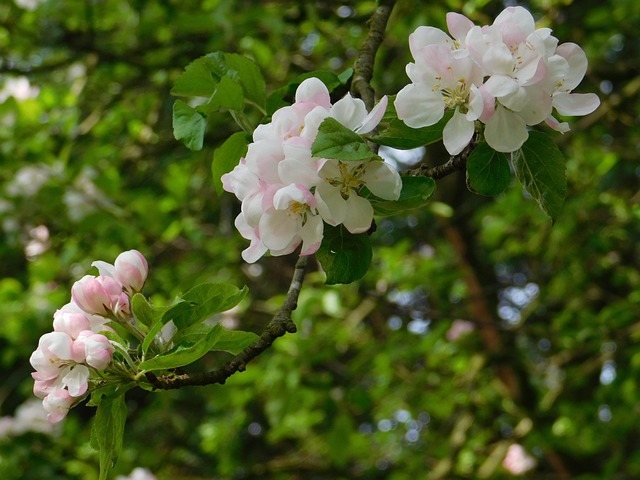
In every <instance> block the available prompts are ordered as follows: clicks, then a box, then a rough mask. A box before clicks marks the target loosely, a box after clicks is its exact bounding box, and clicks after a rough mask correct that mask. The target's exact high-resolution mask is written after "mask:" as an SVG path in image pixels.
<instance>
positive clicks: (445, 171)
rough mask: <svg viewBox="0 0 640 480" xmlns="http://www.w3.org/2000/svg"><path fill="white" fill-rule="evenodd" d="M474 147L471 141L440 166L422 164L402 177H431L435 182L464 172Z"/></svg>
mask: <svg viewBox="0 0 640 480" xmlns="http://www.w3.org/2000/svg"><path fill="white" fill-rule="evenodd" d="M475 146H476V140H475V139H473V140H472V141H471V142H469V144H468V145H467V146H466V147H465V148H464V150H462V152H460V153H459V154H457V155H452V156H451V157H449V160H447V161H446V162H445V163H443V164H442V165H436V166H435V167H430V166H428V165H426V164H424V163H423V164H422V165H420V166H418V167H417V168H414V169H412V170H407V171H406V172H405V173H404V175H407V176H411V177H420V176H422V177H431V178H433V179H435V180H438V179H440V178H444V177H446V176H447V175H451V174H452V173H454V172H458V171H460V170H464V169H465V168H466V167H467V158H469V155H470V154H471V152H472V151H473V149H474V148H475Z"/></svg>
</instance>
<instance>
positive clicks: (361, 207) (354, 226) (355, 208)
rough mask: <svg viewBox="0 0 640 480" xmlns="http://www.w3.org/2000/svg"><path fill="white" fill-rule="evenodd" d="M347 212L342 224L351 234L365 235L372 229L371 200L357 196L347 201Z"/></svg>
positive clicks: (351, 196) (350, 196)
mask: <svg viewBox="0 0 640 480" xmlns="http://www.w3.org/2000/svg"><path fill="white" fill-rule="evenodd" d="M346 210H347V212H346V215H345V218H344V221H343V222H342V223H343V225H344V226H345V228H346V229H347V230H349V231H350V232H351V233H364V232H366V231H367V230H369V228H371V222H372V221H373V207H372V206H371V203H370V202H369V200H367V199H365V198H362V197H360V196H358V195H356V194H351V195H349V198H348V199H347V209H346Z"/></svg>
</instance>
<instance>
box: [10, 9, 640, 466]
mask: <svg viewBox="0 0 640 480" xmlns="http://www.w3.org/2000/svg"><path fill="white" fill-rule="evenodd" d="M510 3H513V2H510ZM520 4H522V5H524V6H526V7H527V8H529V9H530V10H531V11H532V13H533V14H534V16H535V17H536V18H537V20H538V23H539V25H545V26H550V27H552V28H553V30H554V34H555V35H556V36H557V37H558V38H560V39H561V41H574V42H576V43H578V44H580V45H581V46H582V47H583V48H584V49H585V51H586V53H587V56H588V58H589V59H590V70H589V73H588V76H587V79H586V80H585V82H583V85H582V86H581V87H580V90H581V91H584V92H587V91H597V92H598V93H599V95H600V97H601V100H602V105H601V107H600V108H599V109H598V110H597V111H596V113H594V114H593V115H591V116H589V117H585V118H584V119H581V120H578V121H574V122H573V124H572V132H570V133H569V134H567V135H565V136H564V137H561V138H560V139H559V140H558V141H559V143H560V147H561V148H562V150H563V151H564V153H565V155H566V157H567V159H568V163H567V174H568V181H569V192H568V196H567V201H566V203H565V205H564V208H563V210H562V214H561V216H560V217H559V218H558V221H557V222H556V223H555V225H553V226H552V225H551V223H550V222H549V221H548V219H547V218H546V217H545V216H544V214H543V213H541V212H539V211H538V209H537V206H536V205H535V202H533V201H532V200H531V199H530V198H527V197H526V196H524V195H523V194H522V191H521V189H519V188H511V189H509V190H507V192H505V193H504V194H502V195H500V196H499V197H497V198H494V199H487V198H484V197H479V196H476V195H473V194H471V193H469V192H468V191H467V190H466V186H465V179H464V175H463V174H456V175H451V176H449V177H447V178H446V179H444V180H442V181H439V182H438V194H437V195H438V197H437V199H436V201H433V202H432V203H431V204H430V206H429V207H428V208H426V209H421V210H417V211H415V212H412V214H411V215H408V216H404V217H398V218H382V219H378V221H377V232H376V233H375V235H373V237H372V239H373V240H374V242H376V246H375V256H374V263H373V265H372V268H371V269H370V271H369V273H368V274H367V275H366V276H365V278H364V279H363V280H362V281H361V282H359V283H357V284H352V285H349V286H338V287H327V286H324V285H323V277H322V275H321V274H319V273H317V268H316V266H315V264H313V262H312V264H313V265H311V267H310V268H309V273H308V276H307V280H306V283H305V288H304V289H303V291H302V294H301V298H300V301H299V306H298V309H297V310H296V312H295V314H294V320H295V322H296V324H297V326H298V333H296V334H295V335H287V336H285V337H283V338H281V339H279V340H278V341H277V342H276V343H275V344H274V346H273V347H272V348H271V349H269V350H268V351H267V352H265V353H264V354H263V355H261V356H260V357H259V359H257V360H256V362H255V363H253V364H251V365H250V366H249V368H248V369H247V371H246V372H244V373H242V374H240V375H236V376H233V377H231V378H230V379H229V380H228V382H227V384H226V385H224V386H207V387H203V388H199V387H193V388H187V389H181V390H175V391H168V392H161V393H160V394H148V393H146V392H143V391H141V390H137V391H134V392H131V394H130V395H129V396H128V397H127V400H128V409H129V419H128V429H127V436H126V439H125V445H124V450H123V452H122V454H121V457H120V459H119V463H118V465H117V467H116V473H120V474H125V473H128V472H130V471H131V470H132V469H133V468H134V467H136V466H143V467H146V468H148V469H150V470H151V471H153V472H154V474H155V475H156V476H157V477H158V478H160V479H163V478H185V479H188V478H193V479H204V478H302V477H307V478H319V479H320V478H391V479H404V478H410V476H413V477H417V478H423V477H427V478H477V477H485V478H498V477H500V476H508V475H509V473H508V471H507V470H505V469H504V468H503V467H502V466H501V464H502V460H503V458H504V456H505V454H506V453H507V450H508V448H509V446H510V445H512V444H520V445H523V446H524V448H525V449H526V451H527V452H529V454H530V455H531V456H533V457H534V458H535V459H536V462H537V466H536V467H535V469H534V470H532V471H531V472H529V473H528V478H549V477H551V478H585V479H587V478H633V477H635V476H638V475H640V459H639V458H638V457H637V455H635V449H636V448H635V447H636V441H637V438H638V435H639V434H640V432H639V429H638V427H637V423H638V416H639V415H640V411H639V410H638V397H637V393H636V392H637V382H638V372H639V370H640V361H639V358H640V350H639V349H638V346H637V341H638V337H639V336H640V324H639V323H638V318H640V315H639V313H640V308H639V307H638V305H639V304H640V303H639V300H640V286H639V284H640V275H639V274H638V261H639V260H640V252H639V251H638V241H637V239H638V238H640V232H639V230H640V228H639V227H638V225H639V222H638V221H639V220H640V207H639V206H638V204H639V196H638V195H639V194H638V187H637V185H638V177H639V176H640V170H639V169H638V163H637V155H638V151H637V145H638V142H639V141H640V139H639V138H638V137H639V131H640V130H639V129H638V125H637V116H638V90H639V88H640V83H639V82H638V69H639V52H638V46H637V42H634V41H633V40H634V39H635V35H636V33H635V32H637V29H638V27H639V25H638V19H640V11H639V10H640V7H639V6H637V5H636V3H635V2H630V1H624V0H610V1H608V2H591V1H581V2H571V1H562V2H561V1H544V2H543V1H531V2H520ZM504 6H505V5H504V3H503V2H498V1H489V2H487V1H479V0H478V1H467V2H458V1H446V2H445V1H441V2H413V1H412V2H409V1H399V2H397V4H396V6H395V8H394V10H393V14H392V16H391V18H390V21H389V25H388V29H387V32H386V35H385V38H384V40H383V44H382V46H381V48H380V50H379V52H378V55H377V57H376V63H375V69H374V75H373V86H374V88H375V90H376V94H377V95H378V96H380V95H383V94H390V93H395V92H397V91H398V90H399V89H400V88H401V87H402V86H403V85H405V84H406V83H407V79H406V75H405V73H404V66H405V65H406V63H407V62H409V61H410V54H409V51H408V49H407V42H406V39H407V36H408V34H409V33H410V32H412V31H413V30H414V29H415V28H416V27H417V26H418V25H433V26H436V27H440V28H443V29H444V28H446V27H445V23H444V18H445V17H444V15H445V13H446V12H447V11H458V12H461V13H464V14H465V15H468V16H469V17H470V18H472V19H473V20H475V21H477V22H479V23H480V22H483V23H490V22H491V20H492V19H493V18H494V17H495V15H496V14H497V13H498V12H500V11H501V10H502V9H503V8H504ZM375 8H376V4H375V2H372V1H356V2H346V1H345V2H340V3H339V4H338V3H334V2H319V1H318V2H306V3H302V4H299V3H298V2H275V1H274V2H254V1H239V2H238V1H225V0H220V1H202V2H172V1H157V2H153V1H145V0H142V1H119V0H109V1H104V2H74V1H69V2H52V1H46V2H40V1H38V0H32V1H27V0H20V1H16V2H15V3H11V2H5V3H4V4H3V5H1V6H0V22H1V25H0V48H2V52H3V53H2V56H1V57H0V58H1V63H0V73H1V74H2V82H3V87H2V90H1V91H0V100H3V102H2V103H1V104H0V121H1V122H2V126H3V128H2V129H1V131H0V138H1V140H2V141H1V144H0V145H1V147H0V155H1V156H2V165H3V167H2V169H1V170H0V183H1V186H0V189H1V191H2V197H1V199H0V218H1V219H2V229H1V230H0V236H1V238H2V240H1V242H0V257H1V260H0V270H1V273H2V274H1V277H2V279H1V280H0V301H1V304H2V314H3V315H2V317H3V321H2V325H3V328H2V329H1V330H0V346H1V349H0V365H1V368H2V370H3V373H4V378H5V380H4V381H3V382H2V386H1V387H0V408H1V412H2V414H3V415H6V416H12V418H13V419H14V422H13V423H11V422H10V421H8V420H7V419H5V420H4V423H2V424H1V425H3V426H6V428H4V430H3V428H0V433H1V432H3V431H6V433H5V435H4V436H3V438H2V439H0V472H1V473H2V478H7V479H13V478H15V479H18V478H21V479H22V478H33V479H40V478H60V479H63V478H64V479H70V478H78V479H80V478H83V479H84V478H86V479H92V478H97V473H96V471H95V465H96V454H95V452H93V451H92V450H91V449H90V448H89V422H88V420H89V418H90V417H91V416H92V415H93V412H94V410H93V409H91V408H85V407H78V408H77V409H75V410H74V412H73V415H70V416H69V417H68V418H67V419H66V420H65V421H64V423H63V424H62V425H61V426H60V427H59V428H58V430H57V431H56V434H55V435H53V436H49V435H46V434H42V433H38V432H32V431H28V432H22V431H20V428H17V427H16V422H18V419H19V418H21V417H20V411H19V410H17V409H18V407H19V405H21V404H22V403H23V402H24V401H25V400H27V399H29V398H31V396H32V395H31V388H32V382H31V380H30V378H29V373H30V371H31V367H30V365H29V364H28V358H29V355H30V353H31V352H32V350H33V348H34V346H35V345H36V344H37V339H38V337H39V336H40V335H41V334H42V333H44V332H45V331H48V330H50V326H51V315H52V312H53V311H55V309H56V308H59V307H60V306H61V305H62V304H64V303H65V302H67V301H68V292H69V287H70V285H71V284H72V283H73V281H75V280H76V279H78V278H79V277H81V276H82V275H84V274H85V273H86V272H87V271H88V270H89V264H90V262H91V261H92V260H94V259H105V260H109V259H113V258H115V256H116V255H117V253H119V252H120V251H122V250H125V249H129V248H137V249H139V250H140V251H142V252H143V253H144V254H145V256H146V257H147V258H148V259H149V262H150V264H151V268H152V271H153V274H152V275H151V277H150V280H149V282H148V284H147V287H146V289H145V291H146V293H147V294H148V295H150V296H151V298H152V300H154V301H155V302H158V303H160V304H162V303H165V304H168V303H169V302H170V301H171V300H172V299H173V298H174V297H175V295H176V294H178V293H179V292H181V291H185V290H187V289H188V288H189V287H191V286H192V285H195V284H196V283H199V282H204V281H224V282H229V283H234V284H237V285H242V284H247V285H248V286H249V288H250V296H251V299H250V300H247V301H245V302H244V303H243V304H242V305H241V308H240V309H239V310H238V311H236V312H234V313H232V314H225V315H224V316H223V318H222V319H221V321H222V322H223V323H224V324H225V325H227V326H229V327H232V326H239V327H241V328H242V329H245V330H254V331H260V330H261V329H262V328H263V326H264V325H265V323H266V322H267V321H268V320H269V318H270V317H271V316H272V315H273V313H274V312H275V310H276V309H277V308H278V306H279V305H280V304H281V302H282V299H283V294H284V292H286V289H287V286H288V282H289V279H290V278H291V275H292V272H293V265H294V262H295V259H294V258H292V257H270V258H264V259H263V260H261V261H260V262H259V263H257V264H254V265H246V264H244V263H243V262H241V260H240V257H239V252H240V250H241V249H243V248H244V247H245V242H244V241H243V240H242V239H241V238H239V236H238V235H237V234H236V233H235V231H234V230H233V229H232V220H233V217H234V216H235V213H236V211H237V209H238V205H237V203H236V202H235V199H233V198H232V197H231V196H229V195H226V194H225V195H222V196H219V197H218V196H217V195H216V194H215V192H214V189H213V188H212V181H211V173H210V168H211V167H210V166H211V155H212V152H213V150H214V149H215V148H216V147H217V146H219V145H220V143H221V142H222V141H223V140H224V139H226V138H227V137H228V136H229V135H230V134H231V133H233V132H234V131H235V129H236V127H234V126H233V125H232V124H231V122H228V120H227V117H225V116H212V117H211V118H210V120H209V122H210V123H209V125H208V130H207V132H208V133H207V136H206V138H205V148H204V149H203V150H202V151H201V152H199V153H193V152H190V151H188V150H186V149H185V148H184V146H182V145H181V144H180V143H179V142H177V141H175V139H174V138H173V134H172V131H171V106H172V103H173V99H172V98H171V96H170V95H169V90H170V89H171V86H172V84H173V81H174V80H175V78H176V77H177V76H178V75H179V74H180V73H181V72H182V71H183V69H184V67H185V66H186V65H187V64H188V63H189V62H191V61H192V60H194V59H196V58H198V57H200V56H202V55H204V54H206V53H208V52H211V51H216V50H222V51H230V52H237V53H241V54H243V55H248V56H250V57H252V58H253V59H255V61H256V62H257V64H258V65H259V66H260V67H261V69H262V71H263V72H264V74H265V76H266V79H267V83H268V85H267V87H268V90H269V91H274V90H276V89H278V88H280V87H281V86H282V85H284V84H286V83H287V82H288V81H289V80H291V79H293V78H294V77H296V76H297V75H299V74H302V73H305V72H308V71H312V70H328V71H332V72H335V73H340V72H342V71H344V70H345V69H347V68H349V67H351V66H352V65H353V61H354V59H355V58H356V56H357V53H358V49H359V48H360V46H361V45H362V43H363V41H364V38H365V37H366V35H367V25H366V20H367V19H368V18H369V17H370V16H371V14H372V13H373V11H374V9H375ZM344 93H345V92H344V91H337V92H335V94H334V95H335V97H336V98H339V97H340V96H342V95H343V94H344ZM252 120H254V121H255V122H257V121H258V120H259V119H258V118H255V119H252ZM424 157H425V159H426V161H427V162H428V163H429V164H430V165H436V164H439V163H442V160H443V159H445V158H447V157H448V156H447V154H446V152H444V150H442V149H440V148H438V147H435V146H433V147H431V146H430V147H428V149H427V150H426V152H425V154H424ZM398 161H399V162H400V161H401V159H398ZM403 161H404V162H407V163H405V164H404V165H405V166H407V167H410V166H411V165H408V163H409V160H407V159H406V158H404V157H403ZM471 329H472V331H470V332H467V333H466V334H465V333H464V331H465V330H471ZM218 360H219V358H218V356H217V355H215V354H212V355H210V356H208V357H206V358H205V364H207V365H210V366H214V365H216V364H217V361H218ZM10 423H11V425H10ZM34 457H35V458H37V460H38V461H37V462H36V461H34Z"/></svg>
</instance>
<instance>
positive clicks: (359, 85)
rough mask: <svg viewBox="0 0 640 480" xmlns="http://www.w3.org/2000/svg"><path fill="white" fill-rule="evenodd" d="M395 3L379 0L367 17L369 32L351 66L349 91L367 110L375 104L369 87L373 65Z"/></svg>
mask: <svg viewBox="0 0 640 480" xmlns="http://www.w3.org/2000/svg"><path fill="white" fill-rule="evenodd" d="M395 3H396V0H381V1H380V5H378V7H377V8H376V11H375V12H374V13H373V15H372V16H371V18H370V19H369V33H368V35H367V38H366V40H365V41H364V43H363V44H362V47H361V48H360V51H359V52H358V57H357V58H356V61H355V64H354V66H353V70H354V72H353V80H352V81H351V93H352V94H353V95H355V96H357V97H360V98H361V99H362V101H363V102H364V104H365V105H366V106H367V110H371V109H372V108H373V105H374V104H375V92H374V90H373V88H372V87H371V78H372V77H373V66H374V64H375V58H376V53H377V51H378V48H379V47H380V44H381V43H382V39H383V38H384V32H385V30H386V28H387V22H388V21H389V16H390V15H391V11H392V10H393V7H394V5H395Z"/></svg>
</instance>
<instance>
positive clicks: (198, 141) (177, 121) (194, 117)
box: [173, 100, 207, 151]
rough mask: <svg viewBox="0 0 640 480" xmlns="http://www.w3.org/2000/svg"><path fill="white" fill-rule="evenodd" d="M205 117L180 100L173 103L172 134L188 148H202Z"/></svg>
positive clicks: (205, 123) (205, 124)
mask: <svg viewBox="0 0 640 480" xmlns="http://www.w3.org/2000/svg"><path fill="white" fill-rule="evenodd" d="M206 126H207V119H206V117H205V116H204V115H203V114H202V113H200V112H198V111H197V110H196V109H195V108H193V107H190V106H189V105H187V104H186V103H184V102H183V101H182V100H176V101H175V103H174V104H173V135H174V137H176V140H180V141H181V142H182V143H184V144H185V146H186V147H187V148H188V149H190V150H196V151H197V150H202V145H203V142H204V131H205V127H206Z"/></svg>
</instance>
